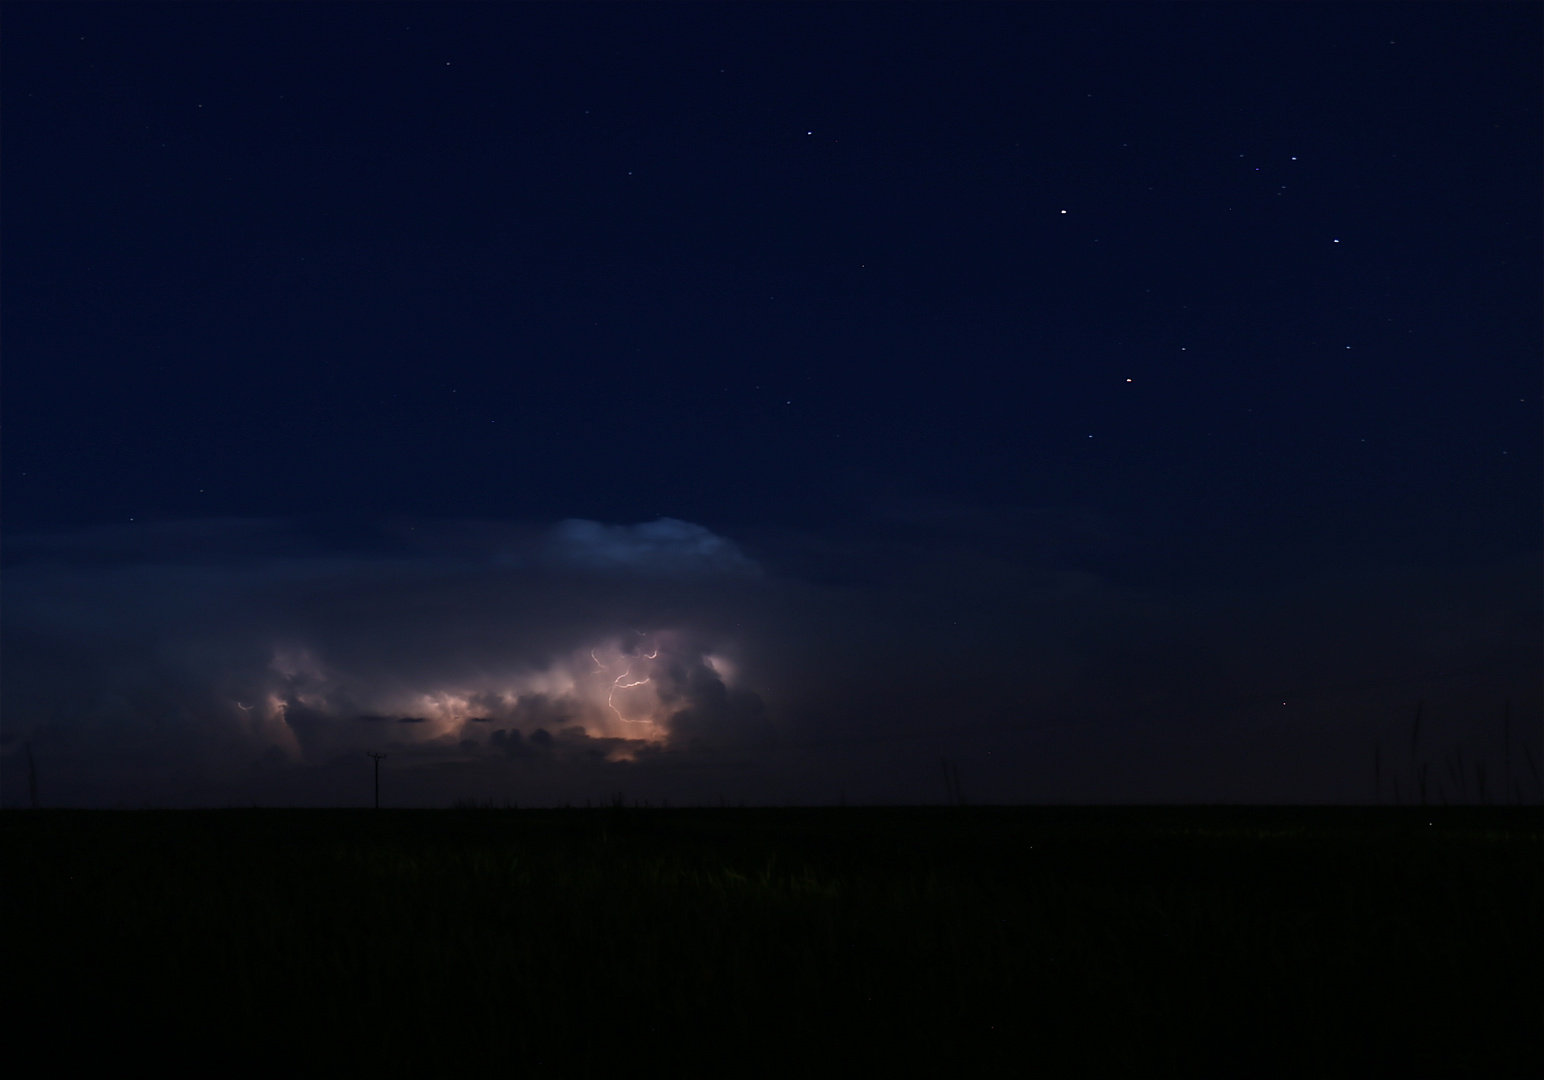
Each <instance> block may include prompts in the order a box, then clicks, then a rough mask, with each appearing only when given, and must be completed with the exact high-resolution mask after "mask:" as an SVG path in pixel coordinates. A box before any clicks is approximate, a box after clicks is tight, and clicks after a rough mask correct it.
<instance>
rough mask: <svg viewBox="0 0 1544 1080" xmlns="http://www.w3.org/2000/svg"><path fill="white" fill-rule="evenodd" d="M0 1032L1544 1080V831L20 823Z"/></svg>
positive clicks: (1009, 813) (578, 1057) (905, 823)
mask: <svg viewBox="0 0 1544 1080" xmlns="http://www.w3.org/2000/svg"><path fill="white" fill-rule="evenodd" d="M0 823H3V824H0V829H3V833H0V835H3V836H4V844H5V875H4V918H5V925H6V927H7V930H8V931H9V932H8V935H7V965H6V966H7V977H6V979H5V994H6V1004H5V1009H6V1016H7V1017H8V1019H9V1021H10V1024H11V1025H12V1030H13V1031H15V1032H26V1033H27V1039H28V1042H29V1045H32V1046H35V1047H48V1048H49V1049H48V1051H47V1053H48V1054H50V1055H52V1057H53V1058H54V1061H55V1065H56V1066H57V1069H53V1068H51V1069H49V1070H48V1071H50V1072H52V1071H64V1070H65V1069H66V1068H67V1067H68V1066H69V1065H71V1058H72V1057H73V1056H75V1055H80V1056H81V1057H82V1058H84V1057H85V1056H87V1055H90V1056H93V1057H94V1056H96V1055H98V1054H99V1053H100V1052H102V1050H103V1049H104V1048H107V1047H111V1048H113V1053H114V1056H115V1058H116V1059H117V1060H119V1061H122V1062H124V1063H129V1062H133V1063H135V1064H138V1065H148V1066H154V1065H155V1064H156V1063H158V1062H161V1063H169V1062H172V1061H173V1060H174V1059H178V1058H188V1059H190V1060H193V1061H195V1062H202V1063H203V1066H204V1067H206V1068H215V1069H224V1068H227V1067H229V1065H231V1064H232V1063H233V1062H236V1061H240V1062H242V1063H244V1064H245V1065H250V1066H254V1067H255V1066H259V1065H260V1066H263V1067H268V1068H274V1069H282V1070H283V1071H284V1074H285V1075H294V1074H302V1075H304V1074H308V1073H315V1074H337V1073H344V1072H346V1073H348V1074H350V1075H353V1074H365V1073H370V1074H376V1075H400V1076H414V1077H427V1076H435V1075H444V1076H460V1075H474V1074H475V1075H497V1074H519V1075H527V1074H529V1075H536V1076H541V1075H562V1076H584V1075H595V1076H612V1075H620V1072H619V1070H620V1069H622V1068H628V1069H630V1070H633V1069H636V1068H637V1067H639V1066H641V1065H642V1064H644V1063H652V1064H654V1065H655V1066H656V1067H674V1068H676V1069H677V1070H680V1071H685V1072H689V1073H691V1074H701V1073H708V1072H712V1073H716V1074H718V1075H745V1074H755V1075H771V1074H778V1075H783V1074H786V1073H787V1072H788V1070H789V1069H798V1070H800V1071H801V1072H809V1071H816V1072H821V1073H824V1072H828V1071H835V1070H839V1069H840V1070H845V1071H848V1072H851V1073H852V1074H853V1075H875V1074H876V1070H880V1069H883V1068H885V1067H887V1066H891V1065H896V1064H898V1063H904V1064H907V1065H909V1066H911V1067H912V1068H916V1067H920V1066H932V1067H941V1068H946V1069H949V1070H951V1075H954V1074H958V1073H957V1070H962V1069H963V1070H966V1073H965V1074H974V1073H978V1072H979V1071H980V1070H982V1069H987V1068H990V1069H1001V1070H1004V1071H1005V1072H1006V1071H1008V1070H1011V1071H1012V1074H1015V1075H1017V1074H1021V1073H1024V1072H1026V1071H1031V1070H1040V1071H1045V1072H1047V1073H1048V1074H1051V1075H1066V1074H1068V1073H1070V1072H1099V1073H1102V1072H1107V1071H1112V1070H1114V1071H1131V1072H1140V1073H1143V1074H1149V1075H1152V1074H1158V1073H1162V1072H1167V1071H1173V1070H1184V1071H1194V1070H1212V1071H1218V1072H1245V1073H1250V1074H1254V1073H1259V1072H1287V1073H1292V1074H1296V1075H1306V1074H1314V1075H1318V1074H1323V1073H1331V1074H1336V1075H1356V1076H1366V1075H1387V1074H1389V1073H1391V1072H1394V1071H1399V1070H1408V1071H1414V1072H1419V1073H1424V1074H1431V1073H1442V1074H1451V1075H1472V1076H1498V1075H1518V1074H1523V1073H1529V1072H1534V1071H1536V1060H1535V1056H1536V1053H1537V1049H1538V1047H1539V1046H1540V1045H1544V1031H1541V1006H1544V990H1541V989H1540V984H1539V981H1538V979H1537V972H1536V970H1535V969H1536V962H1537V958H1538V957H1539V955H1540V940H1539V937H1540V927H1541V925H1544V920H1541V918H1540V915H1541V896H1544V889H1541V884H1544V859H1541V858H1540V856H1541V854H1544V845H1541V829H1540V826H1541V824H1544V815H1541V813H1540V811H1539V810H1538V809H1536V808H1528V807H1483V808H1482V807H1463V808H1459V807H1448V808H1440V807H1439V808H1430V809H1424V810H1422V809H1415V808H1409V807H1406V808H1402V809H1395V808H1382V809H1377V808H1365V809H1322V808H1314V809H1285V808H1281V809H1263V808H1262V809H1242V808H1239V809H1234V808H1229V809H1221V808H1219V809H1203V808H1193V809H1185V808H1175V809H1119V808H1111V809H1071V808H1069V809H1052V808H1024V809H1011V808H991V807H951V808H948V809H934V810H924V809H915V810H913V809H835V808H833V809H827V810H814V809H808V810H799V809H792V810H790V809H783V810H759V809H758V810H736V809H704V810H695V809H694V810H687V809H675V810H666V809H634V808H631V807H628V806H625V805H624V804H623V801H622V800H621V799H620V798H617V799H615V800H613V801H612V803H611V805H609V806H605V807H598V808H596V809H593V810H582V809H575V810H513V809H508V810H501V809H492V808H488V807H475V806H471V805H467V806H464V807H462V808H461V809H460V810H458V811H453V812H448V811H440V812H434V811H392V810H384V811H381V812H380V813H373V812H369V811H364V812H359V811H299V810H295V811H288V810H250V811H249V810H227V811H202V812H189V811H117V812H91V811H48V810H44V811H10V812H6V813H4V814H0Z"/></svg>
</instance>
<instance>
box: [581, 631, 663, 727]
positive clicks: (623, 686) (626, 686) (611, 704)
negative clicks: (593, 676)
mask: <svg viewBox="0 0 1544 1080" xmlns="http://www.w3.org/2000/svg"><path fill="white" fill-rule="evenodd" d="M657 656H659V643H658V642H656V643H655V645H654V651H653V652H651V653H642V654H640V655H639V657H638V659H642V660H653V659H654V658H655V657H657ZM590 659H591V660H594V661H595V666H596V668H597V669H598V670H599V671H610V670H611V669H610V668H609V667H607V666H606V665H605V664H602V663H601V662H600V657H598V656H596V655H595V650H594V649H591V650H590ZM632 673H633V659H632V658H628V659H627V666H626V667H625V668H624V669H623V670H622V674H620V675H618V676H617V677H616V678H615V679H613V680H611V690H610V692H609V693H608V694H607V695H606V707H607V708H609V709H610V710H611V711H612V712H614V713H616V714H617V719H618V720H620V721H622V723H624V724H652V723H654V721H653V720H649V719H642V720H630V719H628V718H627V717H625V716H623V715H622V710H621V709H619V708H617V705H616V696H617V691H618V690H631V689H632V688H633V687H635V686H644V685H646V684H647V683H648V682H649V676H647V675H645V676H644V677H643V678H641V679H638V680H636V681H634V682H623V681H622V680H623V679H626V678H629V677H630V676H631V675H632Z"/></svg>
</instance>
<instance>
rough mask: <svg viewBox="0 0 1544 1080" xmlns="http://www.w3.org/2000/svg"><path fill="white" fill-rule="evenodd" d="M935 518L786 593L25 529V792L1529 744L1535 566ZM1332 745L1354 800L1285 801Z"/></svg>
mask: <svg viewBox="0 0 1544 1080" xmlns="http://www.w3.org/2000/svg"><path fill="white" fill-rule="evenodd" d="M919 518H920V519H921V520H920V524H919V520H918V519H919ZM930 521H931V519H929V518H928V517H927V516H926V515H918V514H913V515H912V516H911V518H909V519H907V521H906V522H900V523H897V522H893V521H892V522H887V524H886V527H885V529H884V530H883V532H882V533H878V534H871V535H868V536H861V535H860V536H856V537H852V538H848V539H846V540H841V539H832V538H830V537H825V538H822V539H820V540H819V541H818V542H809V543H805V542H804V541H802V540H801V539H800V538H798V537H794V538H787V537H784V538H781V539H780V540H775V541H769V540H768V539H767V538H766V537H761V538H760V540H759V542H758V543H757V545H756V546H755V547H754V548H753V549H752V550H755V551H756V552H757V553H758V555H759V556H761V557H762V558H764V559H765V561H766V563H767V565H776V566H777V567H778V570H777V571H776V572H764V571H762V570H761V569H760V568H759V565H758V562H757V561H754V560H752V559H751V558H750V557H749V556H748V555H746V554H745V553H744V552H742V550H741V549H740V548H739V547H738V546H737V545H736V544H734V543H733V542H731V541H729V540H727V539H725V538H724V537H721V536H718V535H716V534H714V533H712V532H710V531H709V530H707V529H705V528H702V527H701V526H698V525H693V524H690V523H687V522H681V521H674V520H669V519H666V520H662V521H657V522H651V523H648V524H644V525H630V526H614V525H603V524H598V523H595V522H580V521H566V522H562V523H560V524H558V525H557V526H554V527H548V528H541V527H534V526H506V525H497V524H489V523H459V524H458V523H439V524H434V523H416V524H401V525H394V526H390V527H380V528H377V529H375V530H374V531H372V530H369V529H365V528H363V527H357V526H356V527H355V528H353V529H352V530H348V531H345V533H344V536H345V539H342V540H340V539H339V530H337V529H334V528H330V527H329V528H314V527H311V526H308V525H306V524H304V523H295V522H288V523H286V522H223V523H220V522H203V523H196V524H193V525H189V526H188V527H187V528H186V529H185V530H183V529H179V527H177V526H176V525H174V524H162V525H157V526H153V527H150V531H152V532H153V537H152V540H151V541H146V540H145V539H144V538H143V537H141V536H139V535H138V533H137V532H136V531H135V530H130V529H116V530H91V531H82V532H79V533H73V534H69V535H66V536H61V537H53V538H50V537H33V538H23V539H22V540H20V541H16V542H12V543H9V544H8V545H7V548H6V556H7V560H8V565H7V567H6V569H5V581H4V586H5V588H4V595H5V604H4V607H3V609H0V629H3V635H4V636H3V642H0V644H3V649H0V657H3V661H4V672H3V675H4V677H3V680H0V765H3V767H4V768H5V769H6V770H7V772H6V776H7V785H8V786H7V791H8V792H10V793H12V797H13V798H14V793H15V792H16V791H18V790H23V791H24V790H25V789H26V785H25V782H22V783H21V784H20V786H19V787H18V785H17V783H16V779H17V773H16V772H15V770H16V769H18V768H21V767H23V766H20V765H18V762H20V761H22V760H23V757H24V755H23V753H22V747H23V746H24V744H26V743H27V742H29V741H30V742H31V743H32V744H33V746H34V750H35V753H36V759H37V761H38V767H39V771H40V773H41V774H42V779H43V785H42V786H43V791H44V798H45V801H54V802H58V803H76V804H86V805H104V804H105V805H112V804H114V803H116V802H118V801H124V802H128V803H130V804H139V803H141V802H151V803H158V804H175V803H179V802H180V803H205V804H207V803H214V804H227V805H228V804H230V803H233V802H234V803H241V804H245V802H246V801H247V800H248V799H249V798H251V799H260V800H262V801H266V802H286V803H322V804H338V803H353V802H357V799H358V797H359V792H360V791H363V790H365V789H363V788H361V787H359V786H358V785H359V784H360V783H361V782H362V781H361V779H360V778H361V777H362V776H363V774H362V773H361V772H360V769H361V768H362V767H363V766H364V765H365V764H368V761H367V759H365V757H364V754H365V752H366V751H369V752H374V753H385V754H387V755H388V759H387V760H388V762H389V770H390V778H391V781H390V790H391V791H392V792H393V795H392V798H393V799H394V800H396V803H397V804H398V805H403V804H407V803H416V804H419V805H445V804H447V803H449V802H450V801H452V800H453V799H455V798H458V797H462V796H468V795H477V794H483V795H486V796H488V797H517V798H519V799H520V800H521V801H538V802H539V801H547V802H561V801H566V800H579V801H582V800H583V799H584V798H590V797H603V796H605V795H606V794H607V793H609V792H614V791H615V790H617V789H625V790H627V791H628V792H629V793H635V794H643V795H647V794H648V793H650V792H652V793H653V795H654V797H656V798H662V797H668V798H670V799H672V800H680V801H688V800H690V799H698V800H700V801H712V800H715V799H716V798H717V797H718V796H719V795H721V794H723V795H727V796H728V797H736V798H744V799H746V800H748V801H753V802H754V801H758V800H760V801H775V802H781V801H784V800H785V799H789V798H793V799H802V800H815V801H828V800H832V799H835V798H836V797H837V796H838V795H839V794H840V793H842V792H846V794H847V795H848V796H850V797H851V798H853V799H855V800H862V799H866V798H867V799H881V800H919V801H928V800H929V799H931V798H933V797H936V796H937V794H938V792H936V791H935V790H934V788H935V786H936V776H935V772H936V767H937V759H938V757H939V756H940V755H941V754H947V755H948V756H950V757H951V759H952V760H954V759H958V760H960V761H962V762H963V767H962V770H961V771H962V772H963V773H964V775H965V777H966V781H965V782H966V784H967V786H968V787H971V788H972V789H973V792H974V795H975V796H976V797H982V798H984V797H989V796H990V795H991V794H992V793H996V794H995V797H998V798H1002V799H1005V800H1010V799H1023V798H1065V799H1100V798H1127V799H1129V798H1154V799H1164V798H1187V799H1194V798H1211V799H1216V798H1243V799H1258V798H1292V797H1299V798H1301V797H1310V796H1311V797H1323V798H1328V797H1331V796H1332V795H1333V796H1334V797H1341V798H1343V797H1347V795H1348V794H1349V795H1351V796H1354V795H1356V794H1359V793H1360V791H1361V789H1360V788H1359V787H1357V786H1356V785H1357V784H1359V783H1360V779H1359V778H1360V777H1361V773H1362V772H1363V771H1365V770H1361V769H1360V765H1359V763H1360V762H1361V759H1362V757H1365V756H1366V748H1367V746H1369V745H1371V743H1372V741H1373V740H1374V739H1375V738H1377V737H1379V736H1378V735H1377V725H1378V724H1385V725H1395V726H1398V725H1400V724H1402V723H1404V722H1405V721H1404V718H1405V716H1406V715H1407V707H1409V706H1411V705H1413V702H1414V700H1415V699H1416V697H1418V696H1419V697H1422V698H1423V699H1424V700H1425V701H1426V702H1427V716H1429V717H1431V718H1432V719H1431V721H1430V722H1431V724H1432V725H1433V727H1432V730H1433V732H1434V733H1435V732H1437V731H1438V729H1439V728H1440V727H1441V724H1442V723H1443V722H1444V721H1443V719H1442V718H1443V717H1444V716H1446V717H1449V718H1452V721H1453V722H1455V723H1456V722H1458V721H1460V720H1464V719H1466V718H1480V717H1483V716H1488V715H1496V716H1499V710H1500V708H1501V704H1502V702H1503V701H1505V700H1507V699H1510V700H1511V701H1512V702H1513V703H1514V707H1513V713H1512V717H1513V723H1514V725H1515V727H1514V729H1513V730H1516V731H1523V730H1531V731H1536V730H1537V729H1538V728H1537V722H1536V721H1537V715H1538V710H1537V706H1536V704H1528V705H1525V703H1530V702H1532V701H1533V699H1534V697H1536V695H1535V694H1533V691H1532V689H1531V688H1532V687H1534V686H1536V681H1537V674H1538V668H1539V661H1538V652H1537V650H1536V649H1535V648H1534V646H1535V645H1536V643H1537V642H1538V640H1539V637H1540V627H1539V625H1538V624H1539V619H1538V612H1537V610H1536V607H1535V606H1530V603H1529V602H1528V600H1527V598H1529V597H1533V596H1536V595H1537V592H1538V569H1537V567H1536V566H1534V565H1532V564H1531V563H1530V564H1518V565H1515V566H1514V565H1511V564H1508V565H1506V566H1498V567H1494V568H1489V569H1484V570H1477V571H1466V572H1463V573H1459V572H1435V571H1432V572H1424V571H1422V572H1417V571H1409V572H1403V571H1401V572H1390V573H1385V574H1381V575H1373V574H1364V575H1361V576H1359V577H1355V578H1347V579H1344V580H1325V581H1321V582H1317V583H1313V582H1305V583H1301V584H1300V585H1297V586H1294V587H1291V588H1288V589H1281V590H1275V591H1261V592H1257V593H1254V594H1243V593H1240V594H1237V595H1234V594H1230V595H1228V596H1201V595H1187V594H1183V593H1178V592H1173V591H1170V592H1159V591H1151V590H1144V589H1139V588H1133V587H1123V586H1119V585H1117V584H1115V583H1112V582H1111V581H1109V580H1107V579H1103V578H1100V577H1099V576H1097V575H1093V574H1089V573H1083V572H1076V571H1070V570H1053V569H1047V568H1045V566H1044V565H1037V564H1036V563H1035V562H1034V561H1032V559H1030V558H1027V557H1025V556H1023V555H1021V554H1018V553H1020V552H1022V551H1024V550H1032V551H1050V550H1053V549H1056V548H1059V547H1065V546H1066V544H1068V543H1070V542H1073V540H1075V539H1076V537H1077V536H1078V535H1080V534H1079V533H1078V532H1077V530H1076V529H1073V528H1064V527H1062V525H1061V524H1060V523H1058V522H1055V521H1052V522H1050V523H1049V524H1048V525H1044V526H1042V523H1040V522H1038V521H1035V520H1032V519H1022V518H1012V519H1009V520H1007V521H1006V522H1005V523H999V524H997V525H994V524H993V520H992V519H991V517H990V516H978V517H977V518H974V519H969V520H966V521H964V522H963V523H961V522H959V521H955V520H952V519H951V520H948V521H946V522H944V524H942V525H939V526H937V527H936V531H938V532H939V533H940V534H941V535H940V537H939V538H934V537H932V536H930V535H929V534H928V533H926V532H925V531H924V530H923V526H926V527H927V528H930V529H931V528H935V526H933V525H932V524H930ZM903 527H904V528H905V529H909V530H910V531H909V532H902V533H901V534H900V536H899V538H897V533H898V532H899V531H900V530H901V529H902V528H903ZM994 529H995V530H997V531H998V532H1000V533H1002V536H1000V537H998V536H996V535H994V532H993V530H994ZM1069 536H1071V537H1072V538H1073V540H1068V539H1067V537H1069ZM1043 537H1049V538H1050V539H1048V540H1037V538H1043ZM1101 542H1102V541H1101ZM779 545H781V546H779ZM1038 557H1040V556H1036V558H1038ZM1462 672H1473V673H1477V674H1470V675H1464V676H1463V677H1462V679H1457V680H1456V681H1455V679H1454V678H1453V677H1452V673H1462ZM1432 679H1436V680H1437V681H1436V682H1430V681H1429V680H1432ZM1422 680H1428V681H1422ZM1326 688H1327V689H1326ZM1284 699H1285V700H1288V701H1289V702H1290V705H1289V706H1285V707H1284V706H1283V705H1282V701H1283V700H1284ZM1476 703H1477V704H1476ZM1525 709H1531V710H1532V711H1531V712H1525ZM1486 710H1488V711H1486ZM1529 724H1532V725H1533V726H1532V727H1531V728H1530V727H1528V726H1527V725H1529ZM1390 730H1392V728H1391V729H1390ZM1455 730H1456V729H1455ZM1437 737H1438V736H1437V734H1433V738H1437ZM1443 737H1447V736H1443ZM1453 737H1454V738H1456V737H1458V736H1457V735H1454V736H1453ZM1487 737H1488V736H1487ZM1479 739H1480V737H1479V736H1473V737H1469V738H1468V739H1467V743H1466V745H1468V746H1469V747H1471V749H1474V750H1476V751H1477V750H1478V748H1479V746H1480V745H1481V744H1480V741H1479ZM1329 745H1333V746H1335V747H1337V748H1338V749H1336V750H1335V751H1334V752H1333V755H1332V756H1335V757H1336V759H1337V760H1338V759H1339V758H1342V757H1343V758H1344V759H1345V760H1346V761H1347V763H1348V764H1347V768H1346V770H1345V773H1346V775H1345V777H1344V778H1336V777H1335V776H1334V775H1333V774H1332V773H1331V772H1330V771H1327V770H1326V769H1325V768H1323V767H1322V766H1316V767H1315V768H1313V769H1305V770H1304V773H1305V775H1313V776H1317V777H1324V776H1330V778H1331V779H1330V780H1329V781H1326V783H1327V784H1329V785H1331V786H1328V787H1325V788H1324V791H1323V792H1318V791H1315V792H1310V793H1309V795H1308V796H1304V795H1302V794H1294V793H1295V792H1299V791H1300V789H1299V788H1296V787H1294V786H1293V784H1294V783H1295V781H1293V779H1292V776H1291V773H1290V769H1288V767H1287V766H1286V765H1284V764H1283V762H1289V761H1291V760H1294V759H1293V755H1294V754H1295V755H1297V757H1298V759H1302V760H1308V759H1313V760H1320V759H1323V758H1324V757H1325V756H1326V754H1328V753H1331V752H1330V751H1326V750H1325V749H1324V747H1325V746H1329ZM1348 748H1349V749H1348ZM1334 784H1342V785H1344V792H1343V793H1342V790H1341V788H1336V787H1333V785H1334ZM1273 785H1274V786H1273ZM1337 793H1338V794H1337Z"/></svg>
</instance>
